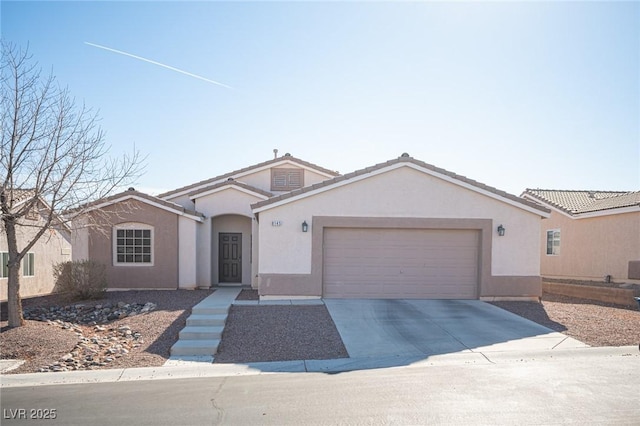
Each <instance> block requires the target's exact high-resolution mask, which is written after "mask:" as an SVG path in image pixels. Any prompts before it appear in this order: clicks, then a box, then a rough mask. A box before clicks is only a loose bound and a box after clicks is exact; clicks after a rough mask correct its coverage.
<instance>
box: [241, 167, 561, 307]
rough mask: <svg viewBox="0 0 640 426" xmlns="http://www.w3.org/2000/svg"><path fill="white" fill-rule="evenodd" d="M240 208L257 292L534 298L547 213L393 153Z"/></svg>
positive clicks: (304, 295)
mask: <svg viewBox="0 0 640 426" xmlns="http://www.w3.org/2000/svg"><path fill="white" fill-rule="evenodd" d="M252 208H253V213H254V214H255V215H256V223H255V225H256V228H257V231H258V238H257V239H256V242H257V243H259V265H258V280H259V284H258V287H259V290H260V296H261V297H265V298H275V299H277V298H285V299H286V298H369V299H373V298H376V299H410V298H411V299H482V300H499V299H505V298H506V299H508V300H512V299H514V298H516V299H518V300H520V299H523V300H532V299H534V300H535V299H536V298H538V297H540V295H541V294H542V285H541V279H540V252H539V249H540V226H541V225H540V220H541V218H543V217H548V215H549V212H548V209H546V208H544V207H542V206H539V205H536V204H534V203H532V202H529V201H527V200H524V199H522V198H520V197H517V196H515V195H511V194H508V193H506V192H504V191H500V190H498V189H495V188H492V187H489V186H487V185H483V184H481V183H479V182H477V181H474V180H471V179H467V178H465V177H464V176H460V175H457V174H454V173H451V172H447V171H446V170H443V169H439V168H437V167H435V166H432V165H429V164H426V163H424V162H421V161H418V160H415V159H413V158H411V157H408V156H405V155H403V156H401V157H399V158H397V159H394V160H390V161H387V162H386V163H381V164H377V165H374V166H372V167H368V168H366V169H362V170H358V171H355V172H353V173H349V174H347V175H344V176H337V177H335V178H332V179H330V180H328V181H325V182H322V183H318V184H315V185H311V186H308V187H305V188H302V189H299V190H296V191H293V192H291V193H288V194H282V195H279V196H275V197H272V198H269V199H268V200H265V201H261V202H258V203H256V204H254V205H252ZM505 229H506V233H505V232H504V230H505Z"/></svg>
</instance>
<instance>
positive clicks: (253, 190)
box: [188, 178, 273, 199]
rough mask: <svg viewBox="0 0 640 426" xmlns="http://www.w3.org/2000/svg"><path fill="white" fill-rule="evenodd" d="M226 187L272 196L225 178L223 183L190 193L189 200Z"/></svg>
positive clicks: (253, 187)
mask: <svg viewBox="0 0 640 426" xmlns="http://www.w3.org/2000/svg"><path fill="white" fill-rule="evenodd" d="M228 185H231V186H237V187H239V188H243V189H246V190H247V191H251V192H255V193H257V194H260V195H264V196H265V197H267V198H269V197H273V194H272V193H271V192H268V191H265V190H264V189H260V188H256V187H255V186H251V185H248V184H246V183H244V182H240V181H237V180H235V179H233V178H227V180H225V181H223V182H219V183H214V184H213V185H209V186H206V187H204V188H198V189H196V190H195V191H192V192H190V193H189V194H188V195H189V198H191V199H193V198H197V197H196V195H200V194H203V193H205V192H209V191H213V190H214V189H218V188H222V187H225V186H228Z"/></svg>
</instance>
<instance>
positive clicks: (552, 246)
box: [547, 229, 560, 256]
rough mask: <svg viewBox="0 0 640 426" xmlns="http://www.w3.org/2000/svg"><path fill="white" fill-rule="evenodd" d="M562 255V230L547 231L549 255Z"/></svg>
mask: <svg viewBox="0 0 640 426" xmlns="http://www.w3.org/2000/svg"><path fill="white" fill-rule="evenodd" d="M559 254H560V230H559V229H551V230H549V231H547V255H549V256H552V255H553V256H557V255H559Z"/></svg>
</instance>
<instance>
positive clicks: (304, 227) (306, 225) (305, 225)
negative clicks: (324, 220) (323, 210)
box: [302, 220, 309, 232]
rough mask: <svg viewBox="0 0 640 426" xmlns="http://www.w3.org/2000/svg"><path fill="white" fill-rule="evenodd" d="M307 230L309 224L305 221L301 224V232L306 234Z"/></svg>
mask: <svg viewBox="0 0 640 426" xmlns="http://www.w3.org/2000/svg"><path fill="white" fill-rule="evenodd" d="M308 230H309V224H308V223H307V221H306V220H305V221H304V222H302V232H307V231H308Z"/></svg>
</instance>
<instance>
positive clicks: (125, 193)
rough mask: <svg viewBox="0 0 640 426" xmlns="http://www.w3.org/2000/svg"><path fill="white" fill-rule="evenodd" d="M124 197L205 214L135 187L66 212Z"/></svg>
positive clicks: (172, 208) (191, 214)
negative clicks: (137, 189)
mask: <svg viewBox="0 0 640 426" xmlns="http://www.w3.org/2000/svg"><path fill="white" fill-rule="evenodd" d="M123 197H138V198H142V199H144V200H147V201H150V202H152V203H156V204H160V205H162V206H164V207H166V208H168V209H171V210H174V211H176V213H184V214H186V215H190V216H196V217H201V218H204V215H203V214H202V213H200V212H197V211H195V210H189V209H185V208H184V207H182V206H181V205H180V204H176V203H172V202H171V201H166V200H163V199H161V198H158V197H155V196H153V195H149V194H145V193H144V192H139V191H136V190H135V189H128V190H127V191H123V192H120V193H118V194H114V195H111V196H109V197H106V198H101V199H99V200H96V201H93V202H91V203H88V204H84V205H82V206H80V207H77V208H75V209H70V210H68V211H67V212H66V213H74V212H77V211H79V210H84V211H86V210H91V209H92V208H99V207H98V206H102V205H105V204H106V205H108V204H112V203H116V202H118V201H119V200H120V199H121V198H123Z"/></svg>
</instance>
